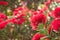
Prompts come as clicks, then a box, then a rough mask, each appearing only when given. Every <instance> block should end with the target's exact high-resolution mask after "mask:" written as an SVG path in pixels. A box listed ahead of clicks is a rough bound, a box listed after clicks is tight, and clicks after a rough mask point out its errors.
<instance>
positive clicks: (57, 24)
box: [48, 19, 60, 33]
mask: <svg viewBox="0 0 60 40" xmlns="http://www.w3.org/2000/svg"><path fill="white" fill-rule="evenodd" d="M51 31H54V32H56V33H57V32H59V31H60V19H55V20H53V21H52V23H51V25H50V28H49V30H48V32H49V33H50V32H51Z"/></svg>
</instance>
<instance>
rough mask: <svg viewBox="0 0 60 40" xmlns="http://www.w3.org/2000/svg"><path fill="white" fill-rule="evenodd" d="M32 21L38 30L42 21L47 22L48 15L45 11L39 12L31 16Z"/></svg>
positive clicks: (33, 26) (33, 27)
mask: <svg viewBox="0 0 60 40" xmlns="http://www.w3.org/2000/svg"><path fill="white" fill-rule="evenodd" d="M30 22H31V27H32V29H33V30H36V29H37V26H38V25H39V24H40V23H43V24H45V23H46V16H45V15H44V14H43V13H37V14H35V15H33V16H31V17H30Z"/></svg>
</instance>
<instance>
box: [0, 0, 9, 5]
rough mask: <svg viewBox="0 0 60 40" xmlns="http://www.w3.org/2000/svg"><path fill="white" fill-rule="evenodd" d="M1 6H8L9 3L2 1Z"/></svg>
mask: <svg viewBox="0 0 60 40" xmlns="http://www.w3.org/2000/svg"><path fill="white" fill-rule="evenodd" d="M0 5H4V6H7V5H8V2H6V1H0Z"/></svg>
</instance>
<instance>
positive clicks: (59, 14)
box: [52, 7, 60, 18]
mask: <svg viewBox="0 0 60 40" xmlns="http://www.w3.org/2000/svg"><path fill="white" fill-rule="evenodd" d="M52 14H53V16H54V18H60V7H57V8H56V9H55V10H54V11H53V12H52Z"/></svg>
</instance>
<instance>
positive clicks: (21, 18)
mask: <svg viewBox="0 0 60 40" xmlns="http://www.w3.org/2000/svg"><path fill="white" fill-rule="evenodd" d="M24 17H25V14H22V13H21V14H19V15H16V16H14V18H12V19H11V21H12V23H14V24H19V25H21V24H23V23H24V22H25V18H24Z"/></svg>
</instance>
